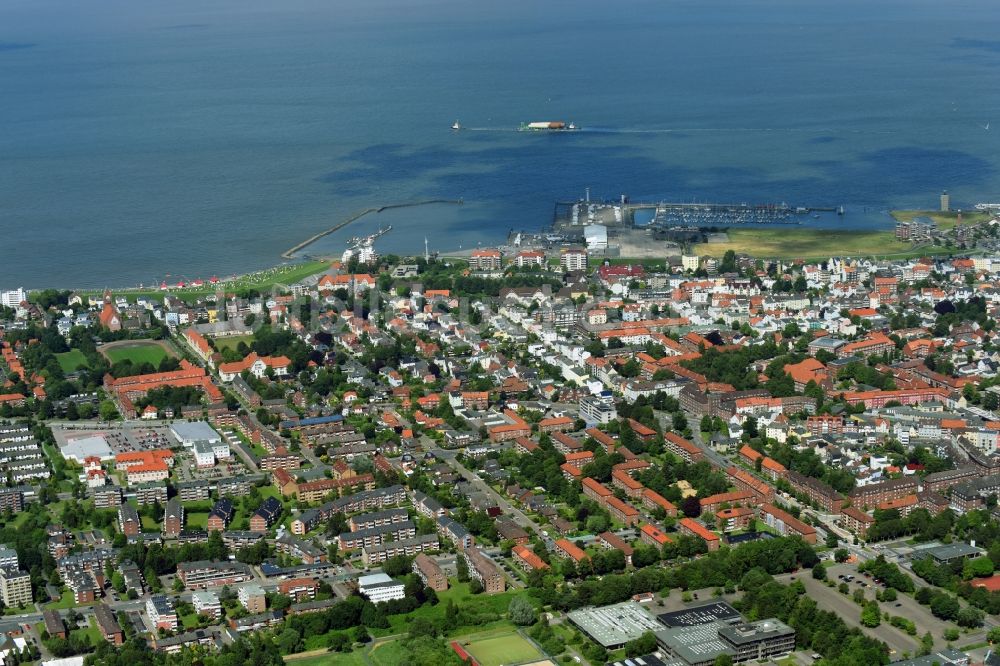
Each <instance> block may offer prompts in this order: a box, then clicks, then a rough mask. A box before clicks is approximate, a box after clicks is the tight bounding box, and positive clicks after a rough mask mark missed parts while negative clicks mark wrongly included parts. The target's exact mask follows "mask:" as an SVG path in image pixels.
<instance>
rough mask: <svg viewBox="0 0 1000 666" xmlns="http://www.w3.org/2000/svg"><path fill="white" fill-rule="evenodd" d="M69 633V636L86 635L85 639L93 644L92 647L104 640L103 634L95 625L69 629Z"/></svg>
mask: <svg viewBox="0 0 1000 666" xmlns="http://www.w3.org/2000/svg"><path fill="white" fill-rule="evenodd" d="M70 635H71V636H86V637H87V640H89V641H90V644H91V645H93V646H94V647H97V646H98V645H100V644H101V641H103V640H104V636H103V635H102V634H101V630H100V629H98V628H97V627H94V626H91V625H89V624H88V625H87V626H86V627H81V628H79V629H75V630H73V631H71V632H70Z"/></svg>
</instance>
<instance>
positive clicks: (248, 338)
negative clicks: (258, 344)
mask: <svg viewBox="0 0 1000 666" xmlns="http://www.w3.org/2000/svg"><path fill="white" fill-rule="evenodd" d="M212 341H213V342H214V343H215V348H216V349H217V350H218V351H220V352H221V351H222V350H223V349H233V350H235V349H236V348H237V347H239V346H240V343H241V342H243V343H245V344H246V345H247V346H248V347H249V346H250V343H252V342H253V336H252V335H233V336H230V337H228V338H213V340H212Z"/></svg>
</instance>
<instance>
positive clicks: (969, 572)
mask: <svg viewBox="0 0 1000 666" xmlns="http://www.w3.org/2000/svg"><path fill="white" fill-rule="evenodd" d="M991 575H993V560H991V559H990V558H988V557H985V556H983V557H976V558H973V559H971V560H966V561H965V564H964V565H963V566H962V578H963V579H964V580H971V579H973V578H984V577H986V576H991Z"/></svg>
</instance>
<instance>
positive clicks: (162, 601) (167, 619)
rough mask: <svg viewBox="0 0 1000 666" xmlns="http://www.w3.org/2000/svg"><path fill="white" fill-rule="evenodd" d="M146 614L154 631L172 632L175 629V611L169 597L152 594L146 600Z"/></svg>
mask: <svg viewBox="0 0 1000 666" xmlns="http://www.w3.org/2000/svg"><path fill="white" fill-rule="evenodd" d="M146 614H147V615H148V616H149V621H150V622H151V623H152V624H153V627H155V628H156V629H166V630H167V631H173V630H174V629H176V628H177V611H176V610H174V603H173V602H172V601H171V600H170V597H168V596H166V595H164V594H154V595H153V596H151V597H150V598H149V599H147V600H146Z"/></svg>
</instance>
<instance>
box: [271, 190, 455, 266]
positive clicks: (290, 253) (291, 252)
mask: <svg viewBox="0 0 1000 666" xmlns="http://www.w3.org/2000/svg"><path fill="white" fill-rule="evenodd" d="M463 203H464V201H463V200H462V199H428V200H426V201H411V202H408V203H397V204H386V205H384V206H377V207H371V208H365V209H364V210H362V211H359V212H357V213H355V214H354V215H351V216H350V217H348V218H347V219H346V220H343V221H342V222H338V223H337V224H335V225H333V226H332V227H330V228H329V229H325V230H323V231H320V232H319V233H316V234H313V235H312V236H310V237H309V238H307V239H305V240H304V241H302V242H301V243H298V244H297V245H293V246H292V247H290V248H288V249H287V250H285V251H284V252H282V253H281V256H282V258H283V259H294V258H295V253H296V252H298V251H300V250H302V249H304V248H306V247H309V246H310V245H312V244H313V243H315V242H316V241H318V240H319V239H320V238H323V237H324V236H329V235H330V234H332V233H334V232H335V231H340V230H341V229H343V228H344V227H346V226H347V225H348V224H351V223H352V222H357V221H358V220H360V219H361V218H363V217H364V216H365V215H370V214H371V213H381V212H382V211H386V210H392V209H394V208H413V207H416V206H430V205H432V204H457V205H461V204H463Z"/></svg>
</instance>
